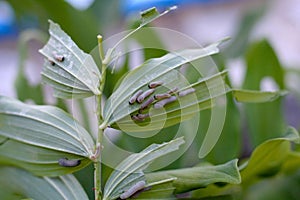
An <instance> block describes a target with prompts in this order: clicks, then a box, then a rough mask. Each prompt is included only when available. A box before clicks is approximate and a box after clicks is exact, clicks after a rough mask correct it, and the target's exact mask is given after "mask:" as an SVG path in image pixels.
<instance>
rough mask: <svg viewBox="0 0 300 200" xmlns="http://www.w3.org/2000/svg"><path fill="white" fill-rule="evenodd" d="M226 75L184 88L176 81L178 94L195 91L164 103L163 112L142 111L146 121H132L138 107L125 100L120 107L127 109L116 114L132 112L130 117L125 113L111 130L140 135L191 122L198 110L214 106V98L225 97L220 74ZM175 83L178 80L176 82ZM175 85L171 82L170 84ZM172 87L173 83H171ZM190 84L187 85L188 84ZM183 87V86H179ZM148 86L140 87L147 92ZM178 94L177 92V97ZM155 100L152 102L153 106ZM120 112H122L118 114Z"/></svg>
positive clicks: (162, 91)
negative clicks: (139, 133)
mask: <svg viewBox="0 0 300 200" xmlns="http://www.w3.org/2000/svg"><path fill="white" fill-rule="evenodd" d="M224 74H225V73H224V72H221V73H218V74H215V75H213V76H210V77H207V78H205V79H201V80H199V81H197V82H196V83H193V84H191V85H188V86H183V85H182V84H180V82H179V81H177V83H176V84H177V86H178V87H182V88H180V89H179V91H178V92H180V91H183V90H186V89H189V88H194V89H195V92H194V93H193V94H192V95H187V96H183V97H178V96H177V97H178V99H177V101H175V102H173V103H170V104H167V105H166V106H164V109H165V110H164V109H152V108H153V105H151V106H149V108H148V109H145V111H144V112H146V113H147V112H148V113H149V115H150V118H148V119H146V120H145V121H136V122H134V121H133V120H132V119H131V115H135V114H137V113H138V110H139V108H140V105H139V104H136V105H129V104H128V102H127V101H126V102H125V103H122V106H123V105H124V107H125V106H126V107H127V110H125V109H124V110H121V109H120V108H119V109H120V110H117V111H116V115H117V116H118V115H119V114H120V115H125V113H126V111H127V112H131V113H130V115H129V114H127V115H125V117H123V118H122V119H120V120H118V121H117V122H116V123H115V124H112V125H111V127H113V128H118V129H121V130H123V131H127V132H141V131H151V130H157V129H161V128H162V127H169V126H171V125H174V124H177V123H180V122H182V121H184V120H187V119H190V118H191V117H193V116H194V114H196V113H198V112H199V111H200V110H204V109H207V108H210V107H212V106H213V104H214V101H215V99H216V98H217V97H219V96H222V95H224V94H225V93H226V92H227V89H226V88H224V85H223V84H224V82H223V75H224ZM177 80H178V79H177ZM174 82H176V81H175V80H173V81H172V83H170V85H171V84H173V83H174ZM174 84H175V83H174ZM187 84H189V83H187ZM181 85H182V86H181ZM146 87H147V86H144V87H143V88H145V90H147V89H146ZM167 90H168V89H167V88H158V89H157V90H156V91H157V93H166V92H167ZM177 94H178V93H176V95H177ZM156 102H157V101H154V103H156ZM120 112H121V113H120Z"/></svg>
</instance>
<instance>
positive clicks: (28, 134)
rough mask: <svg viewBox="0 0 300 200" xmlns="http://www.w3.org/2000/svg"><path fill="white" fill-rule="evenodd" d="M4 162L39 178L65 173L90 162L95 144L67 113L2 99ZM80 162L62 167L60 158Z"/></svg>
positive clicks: (0, 128)
mask: <svg viewBox="0 0 300 200" xmlns="http://www.w3.org/2000/svg"><path fill="white" fill-rule="evenodd" d="M0 119H1V121H0V138H2V143H0V149H1V152H0V157H1V160H0V162H2V163H6V164H13V165H16V166H19V167H23V168H25V169H27V170H30V171H31V172H33V173H35V174H38V175H45V174H47V175H51V176H55V175H58V174H64V173H67V172H71V171H74V170H78V169H80V168H82V167H84V166H86V165H87V164H89V163H90V160H89V157H90V156H91V155H92V154H93V149H94V142H93V139H92V138H91V136H90V134H89V133H88V132H87V131H86V130H85V129H84V128H83V127H82V126H81V125H80V124H79V123H78V122H76V121H75V120H74V119H73V118H71V117H70V116H69V115H68V114H67V113H65V112H64V111H62V110H60V109H58V108H56V107H52V106H35V105H27V104H24V103H22V102H20V101H17V100H14V99H11V98H8V97H3V96H0ZM64 157H66V158H68V159H79V160H81V164H80V165H79V166H78V167H74V168H66V167H63V166H60V165H59V164H58V160H59V159H60V158H64Z"/></svg>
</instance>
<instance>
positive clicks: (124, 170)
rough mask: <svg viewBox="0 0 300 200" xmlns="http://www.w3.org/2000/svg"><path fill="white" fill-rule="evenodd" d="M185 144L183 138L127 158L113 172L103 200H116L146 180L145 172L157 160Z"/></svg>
mask: <svg viewBox="0 0 300 200" xmlns="http://www.w3.org/2000/svg"><path fill="white" fill-rule="evenodd" d="M183 143H184V140H183V139H182V138H178V139H175V140H172V141H170V142H166V143H163V144H152V145H150V146H149V147H147V148H146V149H144V150H143V151H142V152H140V153H135V154H132V155H130V156H129V157H127V158H126V159H125V160H124V161H123V162H121V163H120V164H119V165H118V166H117V167H116V169H115V171H113V173H112V174H111V176H110V177H109V179H108V180H107V182H106V185H105V188H104V193H103V199H104V200H106V199H116V198H118V197H119V196H120V194H122V193H123V192H124V191H126V190H128V189H129V188H130V187H131V186H132V185H134V184H135V183H137V182H138V181H141V180H145V177H144V173H143V170H144V169H146V168H147V167H148V166H149V164H151V163H152V162H153V161H154V160H155V159H157V158H159V157H161V156H163V155H166V154H168V153H170V152H173V151H176V150H177V149H178V148H179V146H180V145H181V144H183Z"/></svg>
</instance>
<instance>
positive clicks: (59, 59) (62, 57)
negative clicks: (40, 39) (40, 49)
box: [53, 51, 65, 62]
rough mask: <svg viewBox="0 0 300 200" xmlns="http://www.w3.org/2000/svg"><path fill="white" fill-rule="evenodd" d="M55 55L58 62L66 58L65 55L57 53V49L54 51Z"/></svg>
mask: <svg viewBox="0 0 300 200" xmlns="http://www.w3.org/2000/svg"><path fill="white" fill-rule="evenodd" d="M53 56H54V58H55V60H57V61H58V62H63V61H64V60H65V57H64V56H62V55H59V54H57V53H56V52H55V51H54V52H53Z"/></svg>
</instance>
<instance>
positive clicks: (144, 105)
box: [141, 97, 155, 110]
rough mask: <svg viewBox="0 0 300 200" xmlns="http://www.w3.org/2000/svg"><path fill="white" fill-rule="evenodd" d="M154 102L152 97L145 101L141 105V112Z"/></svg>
mask: <svg viewBox="0 0 300 200" xmlns="http://www.w3.org/2000/svg"><path fill="white" fill-rule="evenodd" d="M154 100H155V99H154V97H150V98H149V99H147V100H146V101H145V102H144V103H143V104H142V105H141V110H144V109H145V108H147V107H148V106H149V105H150V104H151V103H152V102H153V101H154Z"/></svg>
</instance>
